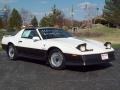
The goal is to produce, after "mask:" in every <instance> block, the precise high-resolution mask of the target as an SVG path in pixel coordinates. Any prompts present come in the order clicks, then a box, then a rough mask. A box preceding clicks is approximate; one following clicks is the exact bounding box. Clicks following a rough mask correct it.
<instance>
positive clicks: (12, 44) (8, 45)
mask: <svg viewBox="0 0 120 90" xmlns="http://www.w3.org/2000/svg"><path fill="white" fill-rule="evenodd" d="M9 45H14V44H13V43H11V42H9V43H8V45H7V50H8V46H9Z"/></svg>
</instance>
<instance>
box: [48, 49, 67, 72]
mask: <svg viewBox="0 0 120 90" xmlns="http://www.w3.org/2000/svg"><path fill="white" fill-rule="evenodd" d="M48 59H49V64H50V66H51V67H52V68H53V69H59V70H60V69H64V68H65V58H64V55H63V53H62V52H61V51H60V50H58V49H54V50H52V51H50V53H49V57H48Z"/></svg>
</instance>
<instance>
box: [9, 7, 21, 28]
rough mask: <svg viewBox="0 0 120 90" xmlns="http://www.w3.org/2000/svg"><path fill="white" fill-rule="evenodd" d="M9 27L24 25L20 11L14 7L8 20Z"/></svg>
mask: <svg viewBox="0 0 120 90" xmlns="http://www.w3.org/2000/svg"><path fill="white" fill-rule="evenodd" d="M8 24H9V25H8V27H9V29H18V30H19V29H20V28H21V26H22V18H21V15H20V14H19V12H18V11H17V10H16V9H13V11H12V13H11V16H10V18H9V20H8Z"/></svg>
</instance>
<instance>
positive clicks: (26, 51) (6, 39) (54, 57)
mask: <svg viewBox="0 0 120 90" xmlns="http://www.w3.org/2000/svg"><path fill="white" fill-rule="evenodd" d="M2 48H3V49H4V50H6V52H7V54H8V56H9V58H10V60H16V58H17V57H25V58H32V59H38V60H45V61H46V62H47V63H49V65H50V66H51V67H52V68H54V69H63V68H64V67H65V66H66V65H68V64H69V65H83V66H86V65H96V64H102V63H109V62H111V61H112V60H114V59H115V58H114V49H113V48H112V47H111V43H110V42H105V43H101V42H98V41H95V40H90V39H77V38H76V37H73V36H72V35H71V34H70V33H68V32H66V31H65V30H63V29H58V28H47V27H46V28H27V29H23V30H21V31H19V32H18V33H17V34H16V35H13V36H12V35H7V36H3V38H2Z"/></svg>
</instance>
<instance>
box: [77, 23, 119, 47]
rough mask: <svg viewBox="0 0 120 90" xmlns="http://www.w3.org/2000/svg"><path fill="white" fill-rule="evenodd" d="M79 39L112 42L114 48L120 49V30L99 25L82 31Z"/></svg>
mask: <svg viewBox="0 0 120 90" xmlns="http://www.w3.org/2000/svg"><path fill="white" fill-rule="evenodd" d="M79 37H84V38H90V39H94V40H98V41H101V42H106V41H107V42H111V43H112V45H113V47H114V48H120V29H116V28H108V27H106V26H103V25H100V24H98V25H95V27H93V28H92V29H90V30H80V32H79Z"/></svg>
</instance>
